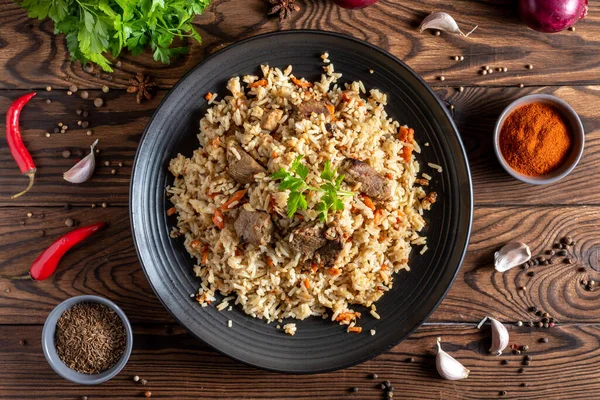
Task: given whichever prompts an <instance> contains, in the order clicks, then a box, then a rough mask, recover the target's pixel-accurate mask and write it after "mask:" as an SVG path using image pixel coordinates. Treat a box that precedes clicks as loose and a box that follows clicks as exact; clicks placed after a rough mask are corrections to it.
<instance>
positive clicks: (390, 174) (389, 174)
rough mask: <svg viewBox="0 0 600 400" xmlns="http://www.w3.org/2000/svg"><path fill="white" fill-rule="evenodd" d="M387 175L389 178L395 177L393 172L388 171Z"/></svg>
mask: <svg viewBox="0 0 600 400" xmlns="http://www.w3.org/2000/svg"><path fill="white" fill-rule="evenodd" d="M385 177H386V178H388V179H394V176H393V175H392V173H391V172H388V173H387V174H385Z"/></svg>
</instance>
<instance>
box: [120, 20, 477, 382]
mask: <svg viewBox="0 0 600 400" xmlns="http://www.w3.org/2000/svg"><path fill="white" fill-rule="evenodd" d="M294 34H317V35H324V36H333V37H338V38H340V39H344V40H348V41H353V42H356V43H359V44H361V45H363V46H366V47H368V48H370V49H371V50H373V51H376V52H378V53H381V54H383V55H385V56H387V57H389V58H390V59H392V60H393V61H394V62H395V63H397V64H399V65H400V66H402V67H403V68H404V69H405V70H406V71H408V73H409V74H411V75H412V76H413V77H414V78H415V79H416V80H417V81H418V82H419V83H420V84H421V85H422V86H423V89H424V90H426V91H428V92H429V93H430V95H431V96H432V98H434V99H435V101H436V102H437V104H438V106H439V108H440V109H441V110H442V112H443V113H444V115H445V116H446V118H447V122H448V123H449V124H450V125H451V126H452V129H453V131H454V133H455V135H456V140H457V144H458V146H459V147H460V150H461V156H462V158H463V159H464V162H465V165H466V168H465V173H466V175H467V178H468V179H467V180H468V182H466V183H467V184H468V189H469V193H468V197H467V199H466V200H468V204H467V205H462V206H461V207H460V208H461V210H463V209H464V208H465V206H466V210H465V211H467V213H468V221H467V226H466V227H465V229H464V230H463V231H462V232H461V233H462V238H461V240H459V241H458V242H459V243H461V244H462V243H464V247H463V249H462V252H461V253H460V255H459V257H458V259H457V266H456V268H455V270H454V273H453V274H452V276H451V279H449V280H448V281H447V282H446V283H445V287H444V289H443V293H442V295H441V296H440V297H439V299H438V300H437V301H435V303H434V305H433V307H432V308H431V310H430V311H429V312H428V313H427V314H426V315H425V316H424V317H423V318H422V319H421V320H419V321H418V323H417V324H416V325H415V327H414V328H412V329H410V330H408V331H407V333H406V334H405V335H403V337H401V338H399V339H397V340H394V341H391V342H390V343H389V344H388V345H387V346H385V347H384V348H383V349H381V350H378V351H374V352H373V353H371V354H370V355H368V356H365V357H362V358H360V359H356V360H353V361H351V362H348V363H344V364H341V365H338V366H334V367H326V368H321V369H318V370H316V369H311V370H300V371H299V370H282V369H275V368H269V367H265V366H262V365H259V364H258V363H252V362H249V361H246V360H244V359H241V358H239V357H236V356H234V355H232V354H229V353H227V352H226V350H224V349H219V348H216V347H213V346H211V345H209V344H208V343H206V342H205V341H204V340H203V339H202V338H201V337H200V336H199V335H197V334H196V333H195V332H193V331H191V330H189V329H188V328H187V326H186V324H184V323H183V322H182V321H181V319H180V318H178V317H177V316H176V315H175V314H174V313H173V312H172V311H171V309H170V308H169V307H168V306H167V305H166V304H165V301H163V299H162V298H161V296H160V295H159V293H158V291H157V289H156V287H155V285H154V283H153V281H152V280H151V279H150V276H149V275H148V273H147V272H146V267H145V266H144V262H143V260H142V256H141V254H140V251H139V243H138V241H137V239H136V235H135V224H134V215H133V212H132V210H133V198H132V196H131V193H132V191H133V186H134V183H135V176H136V170H137V169H138V168H137V164H138V162H139V157H140V152H139V147H140V146H141V144H142V142H143V141H144V140H145V138H146V136H147V135H148V131H149V127H150V126H151V125H152V123H153V122H154V119H155V118H156V116H157V114H158V110H159V109H160V108H161V107H162V106H163V104H164V103H166V102H167V101H168V99H169V97H170V96H171V95H172V93H173V92H174V91H175V89H177V88H178V87H179V86H180V85H182V84H183V83H184V81H185V80H186V79H187V78H188V77H189V76H190V75H192V74H193V73H194V72H195V71H196V70H197V69H199V68H202V67H203V66H204V64H205V63H207V62H208V61H209V60H211V59H213V58H215V57H217V56H219V55H220V54H221V53H223V52H227V51H231V50H232V49H234V48H236V47H243V46H244V45H246V44H247V43H249V42H253V41H256V40H261V39H264V38H268V37H272V36H286V35H294ZM129 219H130V222H131V224H130V225H131V234H132V238H133V242H134V247H135V252H136V254H137V257H138V260H139V262H140V265H141V266H142V270H143V272H144V275H145V276H146V279H147V280H148V282H149V283H150V286H151V287H152V290H153V291H154V294H155V295H156V297H157V298H158V300H159V301H160V302H161V304H162V305H163V307H164V308H165V309H166V310H167V311H168V312H169V314H171V316H172V317H173V318H174V319H175V320H176V321H177V322H178V323H179V324H180V325H181V326H183V327H184V328H186V330H187V331H188V332H189V333H191V334H192V335H193V336H194V337H196V338H198V339H199V340H200V341H202V342H203V343H205V344H207V345H209V347H210V348H211V349H213V350H215V351H217V352H218V353H220V354H222V355H224V356H226V357H228V358H230V359H233V360H235V361H237V362H240V363H242V364H245V365H248V366H251V367H254V368H259V369H262V370H266V371H271V372H278V373H284V374H297V375H304V374H316V373H325V372H331V371H337V370H340V369H345V368H349V367H352V366H354V365H358V364H361V363H363V362H366V361H368V360H370V359H372V358H374V357H376V356H378V355H381V354H383V353H385V352H387V351H388V350H390V349H391V348H393V347H394V346H396V345H398V344H399V343H400V342H402V341H403V340H405V339H407V338H408V337H410V336H411V335H412V334H413V333H414V332H415V331H416V330H417V329H418V328H419V327H421V326H422V325H423V323H424V322H425V321H426V320H427V319H428V318H429V317H430V316H431V314H432V313H433V312H434V311H435V310H436V309H437V307H438V306H439V305H440V303H441V302H442V300H443V299H444V298H445V297H446V295H447V293H448V291H449V290H450V288H451V287H452V285H453V283H454V281H455V279H456V277H457V275H458V272H459V271H460V267H461V266H462V263H463V261H464V258H465V255H466V252H467V248H468V244H469V239H470V236H471V231H472V224H473V182H472V177H471V171H470V168H469V165H468V158H467V155H466V151H465V148H464V144H463V142H462V139H461V137H460V134H459V131H458V128H457V127H456V125H455V123H454V120H453V119H452V117H451V115H450V113H449V112H448V110H447V109H446V107H445V106H444V104H443V103H442V102H441V100H440V99H439V98H438V96H437V95H436V94H435V92H434V91H433V90H432V89H431V87H430V86H429V85H428V84H427V83H426V82H425V80H424V79H423V78H422V77H421V76H420V75H418V74H417V73H416V72H415V71H414V70H413V69H412V68H410V67H409V66H408V65H407V64H406V63H404V62H403V61H402V60H400V59H399V58H398V57H396V56H395V55H393V54H391V53H390V52H388V51H387V50H384V49H382V48H380V47H378V46H375V45H373V44H371V43H369V42H366V41H364V40H361V39H357V38H355V37H352V36H348V35H345V34H341V33H337V32H329V31H325V30H320V29H295V30H286V31H276V32H269V33H264V34H260V35H255V36H251V37H249V38H246V39H243V40H240V41H238V42H235V43H232V44H230V45H228V46H227V47H225V48H223V49H220V50H219V51H217V52H215V53H213V54H211V55H209V56H208V57H206V58H204V59H203V60H202V61H201V62H199V63H198V64H196V65H195V66H194V67H193V68H191V69H190V70H189V71H188V72H187V73H185V74H184V75H183V76H182V77H181V78H180V79H179V80H178V81H177V83H176V84H175V85H173V87H172V88H171V89H170V90H169V92H168V93H167V94H166V95H165V97H164V98H163V99H162V100H161V102H160V103H159V105H158V106H157V107H156V109H155V111H154V113H153V115H152V117H151V118H150V120H149V121H148V123H147V125H146V128H145V129H144V133H143V134H142V137H141V138H140V141H139V143H138V151H136V154H135V158H134V161H133V165H132V174H131V180H130V184H129ZM442 286H443V285H442Z"/></svg>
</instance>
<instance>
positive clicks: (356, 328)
mask: <svg viewBox="0 0 600 400" xmlns="http://www.w3.org/2000/svg"><path fill="white" fill-rule="evenodd" d="M348 332H356V333H361V332H362V328H361V327H360V326H351V327H350V328H348Z"/></svg>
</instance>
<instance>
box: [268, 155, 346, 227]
mask: <svg viewBox="0 0 600 400" xmlns="http://www.w3.org/2000/svg"><path fill="white" fill-rule="evenodd" d="M302 157H303V156H298V157H296V159H295V160H294V161H293V162H292V165H290V168H289V171H286V170H285V169H284V168H280V169H279V171H277V172H275V173H274V174H273V175H271V178H273V179H280V180H281V181H280V182H279V190H289V191H290V195H289V197H288V201H287V216H288V218H292V217H293V216H294V214H296V211H298V209H301V210H306V209H307V208H308V203H307V201H306V197H304V192H305V191H307V190H312V191H315V192H322V193H323V196H322V197H321V201H320V202H319V203H318V204H317V211H318V212H319V218H320V219H321V221H326V220H327V216H328V215H329V210H331V211H334V212H335V211H342V210H343V209H344V202H343V201H342V199H341V197H348V196H354V192H349V191H347V190H341V186H342V182H343V181H344V175H338V173H337V168H336V169H331V161H329V160H327V161H325V164H324V165H323V172H321V179H323V180H324V181H325V183H323V184H322V185H321V186H319V187H318V188H317V187H313V186H309V185H308V184H307V183H306V177H307V176H308V168H307V167H306V165H304V164H302V163H301V161H302Z"/></svg>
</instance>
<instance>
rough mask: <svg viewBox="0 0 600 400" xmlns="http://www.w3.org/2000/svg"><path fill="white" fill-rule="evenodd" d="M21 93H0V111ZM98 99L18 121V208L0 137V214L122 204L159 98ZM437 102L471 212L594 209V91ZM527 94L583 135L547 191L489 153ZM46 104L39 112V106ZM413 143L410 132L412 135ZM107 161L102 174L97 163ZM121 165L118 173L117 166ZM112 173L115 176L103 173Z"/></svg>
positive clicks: (65, 102)
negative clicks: (30, 179)
mask: <svg viewBox="0 0 600 400" xmlns="http://www.w3.org/2000/svg"><path fill="white" fill-rule="evenodd" d="M22 93H23V91H0V110H1V109H6V108H7V107H8V105H9V104H10V101H11V100H13V99H15V98H16V97H18V96H19V95H20V94H22ZM99 93H100V92H99V91H91V92H90V99H88V100H87V101H84V100H82V99H81V98H80V97H79V96H67V95H66V94H65V91H57V90H53V91H51V92H45V91H41V92H39V94H38V96H37V98H34V100H32V102H31V105H28V106H27V107H26V108H25V110H24V111H23V114H22V126H23V136H24V139H25V142H26V143H27V145H28V147H29V149H30V150H31V152H32V155H33V158H34V159H35V161H36V164H37V165H38V167H39V173H38V178H37V183H36V184H35V186H34V188H33V190H32V191H31V192H30V193H28V194H27V195H25V196H23V197H21V198H20V199H19V200H18V201H13V200H10V195H12V194H14V193H17V192H18V191H20V190H22V189H23V188H24V186H25V185H26V182H27V178H26V177H24V176H22V175H21V174H20V172H19V170H18V168H17V167H16V164H15V163H14V160H13V159H12V157H11V155H10V152H9V151H8V148H7V147H6V144H5V143H6V142H5V139H4V137H0V206H14V205H21V204H27V205H37V206H45V205H64V204H65V203H67V202H72V203H73V204H79V205H89V204H91V203H92V202H94V201H97V202H102V201H106V202H109V203H110V204H119V205H126V204H127V203H128V196H129V176H130V174H131V166H132V163H133V158H134V156H135V151H136V148H137V145H138V142H139V139H140V137H141V134H142V132H143V130H144V128H145V126H146V124H147V122H148V121H149V119H150V117H151V115H152V113H153V110H154V107H156V106H157V105H158V103H159V101H160V100H161V98H162V97H163V96H164V95H165V93H166V92H165V91H164V90H162V91H160V92H159V93H158V94H157V96H156V98H155V99H153V100H152V101H151V102H149V103H144V104H143V105H139V106H138V105H137V104H135V102H134V101H133V97H132V95H130V94H127V93H125V92H124V91H122V90H112V91H110V92H109V93H108V94H106V95H103V97H104V98H105V99H106V106H105V107H102V108H100V109H96V108H94V107H93V105H92V104H91V103H92V100H91V99H93V98H94V97H96V96H98V95H99ZM438 93H439V95H440V97H441V98H442V99H443V100H444V101H445V102H447V103H449V104H453V105H454V106H455V108H454V110H453V112H454V119H455V120H456V123H457V126H458V128H459V130H460V133H461V136H462V138H463V140H464V143H465V147H466V149H467V153H468V157H469V162H470V165H471V171H472V173H473V187H474V190H475V204H479V205H484V204H486V205H498V204H507V205H511V204H532V205H533V204H600V191H598V190H596V186H597V185H596V183H595V182H594V180H593V179H590V177H592V176H596V175H598V174H599V173H600V161H598V159H599V158H598V153H599V151H600V146H599V144H598V143H599V140H600V111H599V110H598V107H597V106H596V105H597V104H598V103H599V102H600V91H599V90H598V87H595V86H590V87H577V88H570V87H569V88H558V87H544V88H524V89H519V88H484V87H473V88H467V89H466V90H465V91H464V92H462V93H460V92H458V91H457V90H455V89H454V88H452V87H448V88H439V89H438ZM532 93H549V94H555V95H557V96H559V97H561V98H563V99H564V100H565V101H567V102H568V103H570V104H571V105H572V106H573V107H574V108H575V110H576V111H577V112H578V113H579V115H580V116H581V118H582V120H583V124H584V127H585V129H586V132H587V135H586V149H585V152H584V155H583V158H582V160H581V162H580V164H579V166H578V167H577V168H576V169H575V170H574V171H573V172H572V173H571V175H569V176H568V177H567V178H565V179H563V180H562V181H560V182H558V183H556V184H553V185H547V186H531V185H526V184H522V183H519V182H517V181H516V180H515V179H513V178H512V177H510V176H509V175H508V174H507V173H506V172H505V171H504V170H503V169H502V168H501V167H500V164H499V163H498V162H497V160H496V156H495V155H494V151H493V147H492V135H493V129H494V125H495V123H496V119H497V118H498V115H499V114H500V113H501V111H502V109H503V108H504V107H505V106H506V105H507V104H508V103H509V102H510V101H511V100H513V99H516V98H518V97H520V96H524V95H526V94H532ZM47 98H49V99H51V100H52V103H51V104H46V103H45V100H46V99H47ZM78 108H84V109H87V110H89V112H90V116H89V118H88V119H89V121H90V123H91V125H90V129H92V130H93V132H94V134H93V135H92V136H91V137H90V136H86V134H85V131H86V130H85V129H81V128H79V129H77V124H76V122H77V120H78V119H80V117H78V116H77V115H76V114H75V110H76V109H78ZM58 122H64V123H66V124H68V125H69V127H70V129H69V131H68V133H67V134H65V135H63V134H56V135H54V136H52V137H50V138H46V137H45V136H44V133H45V131H47V130H50V131H51V130H52V129H53V128H54V127H56V124H57V123H58ZM96 138H98V139H99V140H100V143H99V145H98V148H99V149H100V150H101V152H100V154H99V157H98V159H97V161H98V164H97V165H98V167H97V169H96V174H95V175H94V177H93V178H92V179H91V180H90V181H89V182H86V183H85V184H83V185H72V184H70V183H68V182H66V181H64V180H63V179H62V173H63V172H65V171H66V170H68V169H69V168H70V167H71V166H72V165H73V164H74V163H75V158H76V157H78V156H79V157H80V156H81V155H83V154H86V153H87V152H88V151H89V150H88V149H89V145H90V144H91V143H92V141H93V140H94V139H96ZM417 138H418V132H417ZM65 149H70V150H71V151H72V153H73V156H72V157H71V158H70V159H64V158H63V157H62V155H61V154H62V152H63V150H65ZM106 161H109V162H110V163H111V166H110V167H105V166H104V162H106ZM119 162H122V163H123V164H124V165H123V167H122V168H119V167H118V166H117V164H118V163H119ZM112 169H116V170H117V173H116V174H115V175H112V174H111V170H112Z"/></svg>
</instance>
